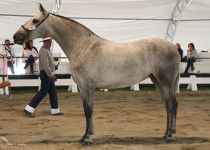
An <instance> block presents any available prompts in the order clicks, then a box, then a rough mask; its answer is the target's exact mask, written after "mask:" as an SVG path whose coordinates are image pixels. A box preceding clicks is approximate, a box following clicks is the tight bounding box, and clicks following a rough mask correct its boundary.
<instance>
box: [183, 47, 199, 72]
mask: <svg viewBox="0 0 210 150" xmlns="http://www.w3.org/2000/svg"><path fill="white" fill-rule="evenodd" d="M197 55H198V54H197V51H196V49H195V46H194V44H193V43H189V44H188V50H187V67H186V69H185V71H184V73H185V74H187V73H188V69H189V68H190V67H191V70H192V71H193V70H194V69H195V67H194V62H195V59H196V58H197Z"/></svg>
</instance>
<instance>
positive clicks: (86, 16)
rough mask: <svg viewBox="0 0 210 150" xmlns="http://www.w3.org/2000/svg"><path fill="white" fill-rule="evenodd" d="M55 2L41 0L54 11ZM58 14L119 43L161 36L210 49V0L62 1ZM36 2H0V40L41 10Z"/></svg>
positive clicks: (200, 48) (23, 0)
mask: <svg viewBox="0 0 210 150" xmlns="http://www.w3.org/2000/svg"><path fill="white" fill-rule="evenodd" d="M55 1H56V0H39V2H41V3H42V4H43V6H44V7H45V8H46V9H47V10H48V11H52V8H53V4H54V2H55ZM60 2H62V3H61V7H60V11H59V14H60V15H64V16H67V17H71V18H73V19H75V20H77V21H78V22H80V23H82V24H84V25H85V26H87V27H88V28H90V29H91V30H92V31H93V32H95V33H96V34H97V35H99V36H101V37H104V38H107V39H109V40H113V41H116V42H122V41H132V40H136V39H142V38H150V37H161V38H166V37H167V38H168V39H169V40H173V42H174V43H176V42H179V43H181V45H182V48H183V49H184V50H186V49H187V44H188V43H190V42H193V43H194V44H195V46H196V49H197V50H198V51H201V50H205V51H208V50H209V48H210V42H209V39H210V28H209V26H210V0H205V1H204V0H203V1H201V0H61V1H60ZM36 3H37V1H36V0H1V1H0V40H1V42H3V40H4V39H5V38H9V39H12V36H13V33H14V32H15V31H16V30H17V29H18V28H19V27H20V25H21V24H23V23H24V22H25V21H26V20H27V19H29V17H30V16H32V15H34V14H35V13H36V12H37V11H38V9H37V6H36ZM55 49H56V50H58V47H56V48H55Z"/></svg>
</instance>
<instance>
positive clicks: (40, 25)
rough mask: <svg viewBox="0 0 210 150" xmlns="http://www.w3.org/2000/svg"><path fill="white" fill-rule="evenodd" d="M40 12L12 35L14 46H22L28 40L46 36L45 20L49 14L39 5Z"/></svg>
mask: <svg viewBox="0 0 210 150" xmlns="http://www.w3.org/2000/svg"><path fill="white" fill-rule="evenodd" d="M38 6H39V10H40V12H39V13H38V14H37V15H35V16H34V17H32V18H31V19H29V20H28V21H27V22H26V23H25V24H24V25H22V26H21V27H20V28H19V29H18V30H17V31H16V32H15V34H14V35H13V39H14V42H15V43H16V44H21V45H22V44H23V42H26V41H28V40H33V39H35V38H41V37H45V36H46V32H47V31H46V30H44V29H46V28H44V26H46V23H45V22H46V20H47V18H48V16H49V14H50V13H49V12H47V11H46V10H45V9H44V8H43V6H42V5H41V4H40V3H39V4H38Z"/></svg>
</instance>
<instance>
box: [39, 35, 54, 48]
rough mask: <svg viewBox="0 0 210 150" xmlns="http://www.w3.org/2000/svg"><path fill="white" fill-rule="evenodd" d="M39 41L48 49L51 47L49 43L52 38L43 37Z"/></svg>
mask: <svg viewBox="0 0 210 150" xmlns="http://www.w3.org/2000/svg"><path fill="white" fill-rule="evenodd" d="M41 42H43V46H44V47H45V48H48V49H49V48H50V47H51V45H52V38H51V37H46V38H43V39H42V41H41Z"/></svg>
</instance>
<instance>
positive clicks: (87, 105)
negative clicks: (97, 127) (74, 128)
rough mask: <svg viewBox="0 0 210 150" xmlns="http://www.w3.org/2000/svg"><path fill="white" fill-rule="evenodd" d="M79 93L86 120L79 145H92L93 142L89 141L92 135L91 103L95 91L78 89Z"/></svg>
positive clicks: (92, 89)
mask: <svg viewBox="0 0 210 150" xmlns="http://www.w3.org/2000/svg"><path fill="white" fill-rule="evenodd" d="M80 93H81V96H82V101H83V107H84V112H85V118H86V130H85V134H84V135H83V137H82V139H81V140H80V143H83V144H85V145H91V144H93V140H92V139H91V135H92V134H93V133H94V131H93V119H92V115H93V103H94V98H95V89H94V88H80Z"/></svg>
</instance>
